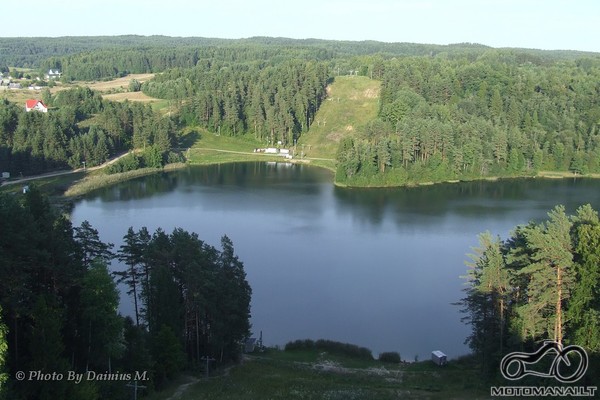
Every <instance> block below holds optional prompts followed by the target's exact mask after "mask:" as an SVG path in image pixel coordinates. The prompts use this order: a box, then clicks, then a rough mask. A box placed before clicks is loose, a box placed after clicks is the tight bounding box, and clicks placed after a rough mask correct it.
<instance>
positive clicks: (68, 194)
mask: <svg viewBox="0 0 600 400" xmlns="http://www.w3.org/2000/svg"><path fill="white" fill-rule="evenodd" d="M227 153H230V152H227ZM230 154H231V153H230ZM238 155H242V153H240V154H238ZM248 155H249V154H243V156H242V157H232V158H229V157H225V158H224V159H220V160H216V159H213V160H210V161H208V162H197V161H196V160H194V161H191V162H190V161H189V160H188V161H187V162H184V163H174V164H167V165H165V166H164V167H162V168H142V169H137V170H133V171H127V172H122V173H117V174H111V175H106V174H102V175H87V176H85V177H83V178H82V179H79V180H76V181H74V182H73V184H71V185H70V186H69V187H68V188H67V190H66V191H65V192H64V193H63V195H62V197H64V198H65V199H68V200H72V199H74V198H77V197H80V196H83V195H85V194H87V193H89V192H91V191H93V190H96V189H99V188H103V187H107V186H111V185H114V184H116V183H120V182H126V181H128V180H130V179H135V178H138V177H142V176H146V175H151V174H156V173H161V172H170V171H177V170H181V169H184V168H189V167H193V166H205V165H206V166H208V165H219V164H229V163H236V162H257V161H258V162H260V161H265V162H266V161H275V162H286V163H292V164H297V165H309V166H314V167H317V168H324V169H326V170H328V171H330V172H332V173H333V177H332V184H333V185H334V186H335V187H339V188H345V189H392V188H416V187H424V186H433V185H439V184H448V183H450V184H455V183H463V182H476V181H487V182H495V181H498V180H506V179H565V178H573V179H581V178H591V179H598V178H600V173H591V174H586V175H580V174H573V173H571V172H564V171H539V172H538V173H537V174H535V175H519V176H487V177H478V178H471V179H448V180H443V181H438V182H434V181H425V182H411V183H405V184H390V185H385V184H383V185H378V184H376V185H352V184H347V183H340V182H337V181H336V177H335V172H336V171H335V168H334V167H333V166H331V165H329V164H328V163H325V162H319V161H320V160H319V159H317V160H312V159H310V158H306V159H289V160H288V159H286V160H283V159H281V158H279V157H268V160H267V159H265V158H262V157H256V158H255V157H247V156H248ZM263 157H264V156H263ZM248 158H251V159H248ZM260 158H262V160H261V159H260ZM315 161H316V162H315ZM73 172H77V171H60V173H59V174H57V175H66V174H69V173H73ZM50 176H52V173H51V174H48V175H44V176H39V177H35V178H29V179H28V178H25V179H24V180H23V181H26V180H27V181H29V180H35V179H38V178H45V177H50ZM12 183H17V182H10V183H9V182H4V185H3V186H8V184H12Z"/></svg>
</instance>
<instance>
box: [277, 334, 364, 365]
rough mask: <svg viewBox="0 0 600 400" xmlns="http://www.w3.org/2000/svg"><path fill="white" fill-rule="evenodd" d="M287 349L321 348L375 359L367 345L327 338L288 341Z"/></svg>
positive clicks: (335, 352)
mask: <svg viewBox="0 0 600 400" xmlns="http://www.w3.org/2000/svg"><path fill="white" fill-rule="evenodd" d="M285 350H286V351H292V350H320V351H326V352H328V353H332V354H338V355H344V356H348V357H352V358H359V359H363V360H372V359H373V354H372V353H371V350H369V349H367V348H366V347H359V346H356V345H354V344H350V343H341V342H335V341H333V340H325V339H319V340H317V341H316V342H315V341H313V340H311V339H304V340H295V341H293V342H289V343H287V344H286V345H285Z"/></svg>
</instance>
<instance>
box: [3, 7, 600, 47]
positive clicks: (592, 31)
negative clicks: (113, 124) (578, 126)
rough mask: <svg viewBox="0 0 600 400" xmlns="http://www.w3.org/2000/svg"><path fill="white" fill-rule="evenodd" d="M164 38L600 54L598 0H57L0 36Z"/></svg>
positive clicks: (6, 23)
mask: <svg viewBox="0 0 600 400" xmlns="http://www.w3.org/2000/svg"><path fill="white" fill-rule="evenodd" d="M125 34H136V35H145V36H148V35H167V36H200V37H211V38H231V39H237V38H247V37H252V36H273V37H289V38H296V39H305V38H317V39H335V40H357V41H360V40H378V41H383V42H413V43H431V44H450V43H463V42H470V43H481V44H484V45H488V46H492V47H524V48H537V49H546V50H556V49H561V50H583V51H595V52H600V1H599V0H296V1H290V0H211V1H206V0H195V1H194V0H144V1H142V0H102V1H92V0H52V1H51V2H49V3H47V5H46V6H44V7H43V9H40V8H37V9H36V10H32V11H27V12H15V13H12V15H11V16H10V17H7V16H6V15H5V16H4V17H3V18H2V23H1V24H0V37H16V36H27V37H31V36H51V37H57V36H96V35H125Z"/></svg>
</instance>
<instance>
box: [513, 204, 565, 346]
mask: <svg viewBox="0 0 600 400" xmlns="http://www.w3.org/2000/svg"><path fill="white" fill-rule="evenodd" d="M548 216H549V218H550V219H549V220H548V221H547V222H545V223H542V224H540V225H535V226H532V227H530V228H529V229H527V230H526V231H525V237H526V239H527V245H528V247H529V248H530V249H531V250H532V257H531V259H532V263H531V264H530V265H529V266H527V267H525V268H523V269H522V270H520V271H519V274H524V275H526V276H528V277H529V285H528V298H529V300H528V302H527V303H526V304H525V305H523V306H522V308H521V312H522V314H521V315H522V317H523V318H524V319H528V320H529V321H530V322H532V324H531V326H530V329H529V331H528V332H527V334H528V335H529V336H530V337H531V338H536V337H538V336H540V335H543V334H545V333H548V335H549V336H550V337H551V338H552V339H553V340H554V341H556V342H560V343H562V342H563V338H564V325H565V322H564V310H563V307H564V303H565V300H566V299H567V298H568V297H569V295H570V291H571V289H572V287H573V282H574V281H573V268H572V266H573V251H572V250H573V249H572V243H571V236H570V230H571V226H572V222H571V221H570V219H569V217H568V216H567V215H565V209H564V207H563V206H557V207H555V208H554V209H553V210H552V211H550V212H549V213H548ZM547 321H553V325H552V326H551V325H546V322H547Z"/></svg>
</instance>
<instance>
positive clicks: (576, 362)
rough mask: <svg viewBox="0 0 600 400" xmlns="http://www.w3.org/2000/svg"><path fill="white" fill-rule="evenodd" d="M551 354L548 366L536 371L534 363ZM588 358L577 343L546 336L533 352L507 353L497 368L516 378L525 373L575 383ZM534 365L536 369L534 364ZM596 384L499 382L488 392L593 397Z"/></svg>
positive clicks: (534, 395) (517, 394)
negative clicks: (511, 384)
mask: <svg viewBox="0 0 600 400" xmlns="http://www.w3.org/2000/svg"><path fill="white" fill-rule="evenodd" d="M548 354H550V355H551V354H554V359H552V362H551V364H550V368H549V369H547V370H545V371H540V370H539V368H540V365H537V364H538V363H539V362H540V360H542V359H543V358H544V357H546V355H548ZM588 363H589V358H588V355H587V353H586V351H585V350H584V349H583V347H581V346H577V345H569V346H563V345H562V344H561V343H559V342H555V341H551V340H547V341H545V342H544V343H543V344H542V346H541V347H540V348H539V349H537V350H536V351H535V352H533V353H524V352H513V353H509V354H507V355H506V356H504V358H503V359H502V361H501V362H500V372H501V373H502V376H503V377H504V378H506V379H508V380H511V381H516V380H519V379H522V378H523V377H525V376H528V375H531V376H537V377H540V378H550V379H556V380H557V381H559V382H562V383H567V384H570V383H575V382H577V381H579V380H580V379H581V378H583V376H584V375H585V373H586V371H587V369H588ZM535 366H537V367H538V369H536V368H535ZM596 390H597V387H595V386H594V387H584V386H564V385H563V386H539V387H538V386H500V387H495V386H494V387H492V388H491V395H492V396H525V397H541V396H580V397H593V396H594V395H595V393H596Z"/></svg>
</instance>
